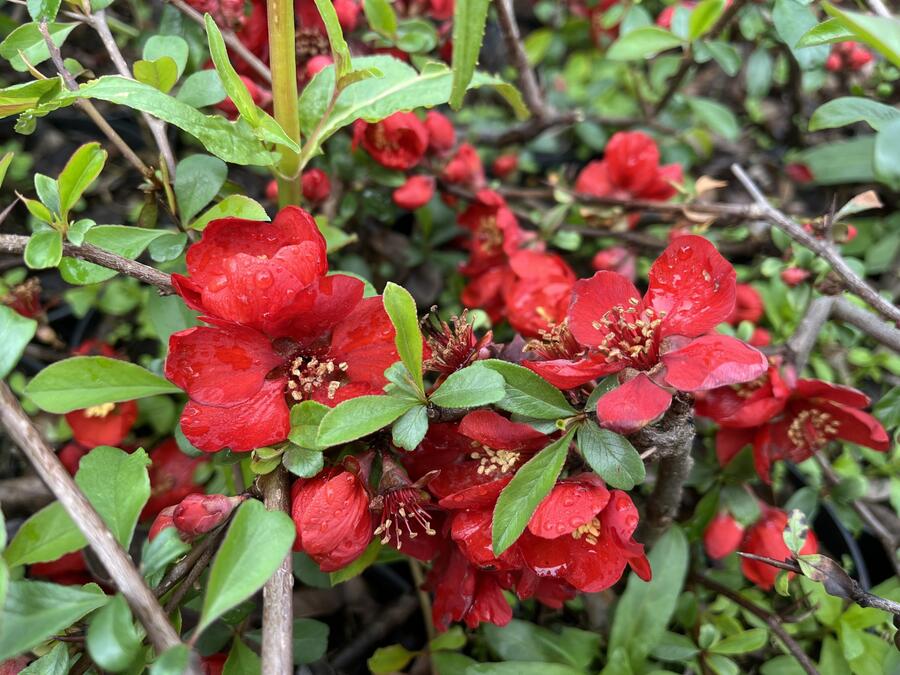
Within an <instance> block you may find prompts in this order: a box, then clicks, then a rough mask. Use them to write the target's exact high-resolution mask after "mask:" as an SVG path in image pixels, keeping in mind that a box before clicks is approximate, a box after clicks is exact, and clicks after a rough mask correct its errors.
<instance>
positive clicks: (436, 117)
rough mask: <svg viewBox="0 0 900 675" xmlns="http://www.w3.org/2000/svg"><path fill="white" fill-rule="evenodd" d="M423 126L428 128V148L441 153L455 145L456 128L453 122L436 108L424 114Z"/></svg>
mask: <svg viewBox="0 0 900 675" xmlns="http://www.w3.org/2000/svg"><path fill="white" fill-rule="evenodd" d="M425 128H426V129H427V130H428V149H429V150H431V151H432V152H434V153H435V154H438V155H443V154H445V153H447V152H449V151H450V150H452V149H453V146H454V145H456V129H454V128H453V122H451V121H450V119H449V118H448V117H447V116H446V115H443V114H441V113H439V112H438V111H437V110H429V111H428V112H427V113H426V114H425Z"/></svg>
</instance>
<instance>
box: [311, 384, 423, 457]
mask: <svg viewBox="0 0 900 675" xmlns="http://www.w3.org/2000/svg"><path fill="white" fill-rule="evenodd" d="M416 405H418V402H417V401H414V400H410V399H404V398H395V397H393V396H358V397H357V398H351V399H350V400H348V401H344V402H343V403H341V404H339V405H337V406H336V407H334V408H332V409H331V410H330V411H329V412H328V413H327V414H326V415H325V416H324V417H323V418H322V422H321V424H320V425H319V433H318V435H317V437H316V444H317V445H318V446H320V447H323V448H328V447H331V446H332V445H338V444H340V443H348V442H350V441H355V440H356V439H357V438H362V437H363V436H368V435H369V434H371V433H374V432H376V431H378V430H379V429H383V428H384V427H386V426H388V425H389V424H390V423H391V422H393V421H394V420H395V419H397V418H398V417H400V415H402V414H403V413H405V412H406V411H407V410H409V409H410V408H412V407H413V406H416Z"/></svg>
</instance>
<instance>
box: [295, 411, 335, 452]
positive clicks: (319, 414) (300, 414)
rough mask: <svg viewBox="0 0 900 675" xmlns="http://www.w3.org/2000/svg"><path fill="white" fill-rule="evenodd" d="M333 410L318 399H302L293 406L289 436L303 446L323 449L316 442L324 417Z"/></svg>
mask: <svg viewBox="0 0 900 675" xmlns="http://www.w3.org/2000/svg"><path fill="white" fill-rule="evenodd" d="M330 410H331V408H329V407H328V406H326V405H323V404H321V403H319V402H318V401H301V402H300V403H298V404H296V405H295V406H293V407H291V431H290V433H289V434H288V438H289V439H290V440H291V441H292V442H294V443H296V444H297V445H299V446H300V447H303V448H309V449H312V450H321V448H320V447H319V446H318V445H317V443H316V436H317V435H318V433H319V425H320V424H321V423H322V418H323V417H325V415H326V414H328V412H329V411H330Z"/></svg>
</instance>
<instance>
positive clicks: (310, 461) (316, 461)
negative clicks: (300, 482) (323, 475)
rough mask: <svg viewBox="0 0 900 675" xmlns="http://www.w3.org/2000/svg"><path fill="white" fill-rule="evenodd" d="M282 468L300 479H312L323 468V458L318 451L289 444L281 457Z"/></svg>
mask: <svg viewBox="0 0 900 675" xmlns="http://www.w3.org/2000/svg"><path fill="white" fill-rule="evenodd" d="M281 463H282V464H284V468H285V469H287V470H288V471H290V472H291V473H292V474H294V475H295V476H299V477H300V478H312V477H313V476H315V475H316V474H318V473H319V472H320V471H321V470H322V468H323V467H324V466H325V458H324V457H323V456H322V453H321V452H320V451H318V450H310V449H309V448H301V447H300V446H299V445H294V444H291V445H289V446H288V448H287V450H285V451H284V454H283V455H282V456H281Z"/></svg>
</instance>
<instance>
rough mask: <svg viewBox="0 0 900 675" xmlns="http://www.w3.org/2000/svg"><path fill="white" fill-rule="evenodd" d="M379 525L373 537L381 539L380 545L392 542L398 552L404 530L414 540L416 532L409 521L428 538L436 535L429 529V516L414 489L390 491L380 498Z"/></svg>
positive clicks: (419, 493) (419, 494)
mask: <svg viewBox="0 0 900 675" xmlns="http://www.w3.org/2000/svg"><path fill="white" fill-rule="evenodd" d="M382 500H383V501H382V504H383V506H382V511H381V524H380V525H379V526H378V527H376V528H375V533H374V534H375V536H376V537H378V536H380V537H381V543H382V544H387V543H389V542H390V541H391V540H393V541H394V548H396V549H397V550H398V551H399V550H400V548H401V546H402V541H401V539H400V534H401V531H402V530H403V529H405V530H406V536H407V537H409V538H410V539H415V538H416V537H417V536H418V534H419V533H418V532H417V531H416V530H414V529H413V526H412V524H411V521H415V522H416V523H417V524H418V525H419V527H421V529H422V531H424V532H425V534H426V535H428V536H429V537H433V536H434V535H435V534H437V533H436V532H435V530H434V528H433V527H431V516H430V515H429V514H428V511H426V510H425V509H423V508H422V506H421V502H422V501H423V499H422V494H421V492H420V491H419V490H417V489H416V488H414V487H406V488H400V489H398V490H391V491H389V492H387V493H386V494H384V495H383V496H382Z"/></svg>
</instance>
